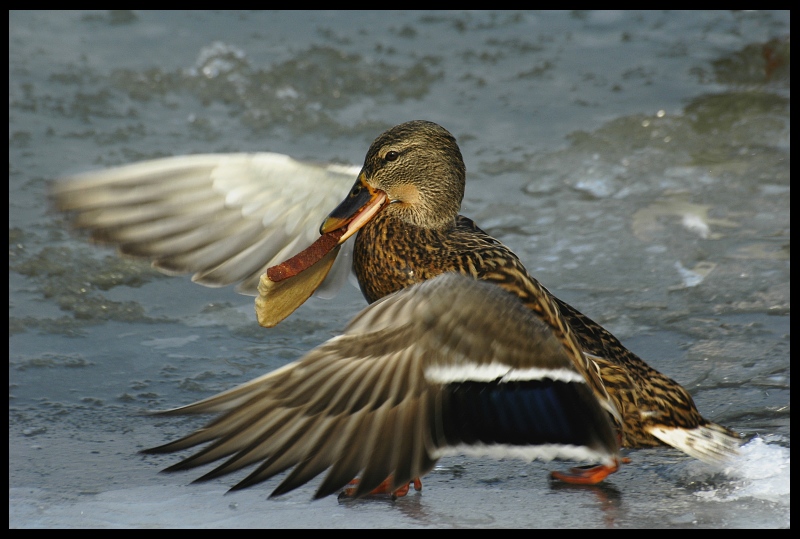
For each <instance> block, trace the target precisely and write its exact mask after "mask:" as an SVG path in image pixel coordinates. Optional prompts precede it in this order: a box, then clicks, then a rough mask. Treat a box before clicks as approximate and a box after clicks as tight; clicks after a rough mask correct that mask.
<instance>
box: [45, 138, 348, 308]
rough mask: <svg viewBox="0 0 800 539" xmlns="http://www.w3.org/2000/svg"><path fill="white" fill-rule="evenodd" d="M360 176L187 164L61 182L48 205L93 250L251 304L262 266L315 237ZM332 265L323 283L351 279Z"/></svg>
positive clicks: (273, 161) (300, 168)
mask: <svg viewBox="0 0 800 539" xmlns="http://www.w3.org/2000/svg"><path fill="white" fill-rule="evenodd" d="M358 171H359V168H358V167H352V166H342V165H316V164H311V163H304V162H301V161H297V160H295V159H292V158H291V157H289V156H286V155H281V154H276V153H254V154H244V153H241V154H206V155H190V156H180V157H169V158H165V159H156V160H152V161H144V162H141V163H136V164H132V165H126V166H121V167H117V168H111V169H107V170H101V171H96V172H89V173H86V174H80V175H76V176H72V177H69V178H64V179H63V180H60V181H58V182H56V183H55V185H54V186H53V189H52V197H53V199H54V201H55V206H56V208H58V209H59V210H62V211H67V212H73V213H74V216H75V217H74V225H75V226H76V227H77V228H81V229H87V230H88V231H89V232H90V234H91V238H92V239H93V240H94V241H97V242H101V243H107V244H112V245H115V246H117V248H118V249H119V251H120V252H121V253H123V254H126V255H130V256H135V257H141V258H147V259H150V260H152V263H153V266H154V267H155V268H157V269H159V270H160V271H162V272H164V273H168V274H184V273H191V274H193V275H192V280H193V281H195V282H197V283H200V284H203V285H205V286H211V287H221V286H227V285H231V284H236V285H237V287H236V290H237V292H240V293H243V294H249V295H256V294H257V286H258V279H259V276H260V275H261V274H262V273H263V272H264V271H266V269H267V268H268V267H269V266H272V265H275V264H277V263H279V262H281V261H283V260H285V259H287V258H289V257H291V256H292V255H294V254H295V253H297V252H298V251H300V250H302V249H303V248H304V247H306V246H307V245H308V244H310V243H312V242H313V241H314V240H315V239H316V238H317V237H319V226H320V224H321V223H322V221H323V220H324V218H325V216H326V215H327V213H328V212H329V211H330V210H331V209H332V208H334V207H335V206H336V204H338V202H339V201H340V200H341V199H342V198H343V197H344V196H345V194H346V193H347V191H348V189H349V188H350V186H351V185H352V183H353V181H354V180H355V177H356V175H357V174H358ZM350 248H351V249H352V247H350ZM339 260H340V262H339V263H338V265H339V266H340V267H336V266H334V269H333V271H332V272H331V275H329V279H328V282H330V281H331V280H333V279H335V277H334V276H336V277H338V278H339V280H340V281H341V280H342V279H341V278H342V276H343V275H344V276H346V275H347V273H348V272H349V264H350V263H351V261H350V257H349V256H346V254H345V256H341V255H340V257H339Z"/></svg>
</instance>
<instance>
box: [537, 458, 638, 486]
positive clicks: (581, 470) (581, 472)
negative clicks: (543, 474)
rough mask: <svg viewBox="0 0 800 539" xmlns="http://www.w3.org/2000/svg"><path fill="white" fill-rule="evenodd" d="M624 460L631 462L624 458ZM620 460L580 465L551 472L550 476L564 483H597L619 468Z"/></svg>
mask: <svg viewBox="0 0 800 539" xmlns="http://www.w3.org/2000/svg"><path fill="white" fill-rule="evenodd" d="M622 462H630V459H627V458H623V459H622ZM619 464H620V460H618V459H614V464H612V465H610V466H609V465H607V464H599V465H596V466H579V467H577V468H570V469H569V471H568V472H550V477H551V478H552V479H556V480H558V481H563V482H564V483H571V484H573V485H596V484H597V483H599V482H600V481H602V480H603V479H605V478H606V477H608V476H609V475H611V474H612V473H614V472H616V471H617V470H619Z"/></svg>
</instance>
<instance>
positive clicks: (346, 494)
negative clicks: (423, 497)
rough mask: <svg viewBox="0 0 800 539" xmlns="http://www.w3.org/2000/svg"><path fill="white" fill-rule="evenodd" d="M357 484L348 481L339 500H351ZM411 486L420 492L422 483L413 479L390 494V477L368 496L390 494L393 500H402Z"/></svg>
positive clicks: (416, 478) (356, 480)
mask: <svg viewBox="0 0 800 539" xmlns="http://www.w3.org/2000/svg"><path fill="white" fill-rule="evenodd" d="M358 483H359V480H358V479H353V480H352V481H350V482H349V483H348V484H347V486H346V487H345V488H344V490H342V492H341V493H340V494H339V499H343V498H353V497H354V496H355V495H356V490H357V489H358ZM412 484H413V485H414V490H416V491H420V490H422V481H421V480H420V478H419V477H415V478H414V479H413V480H411V481H409V482H408V483H407V484H405V485H403V486H402V487H400V488H398V489H395V490H394V492H392V491H391V490H389V489H390V488H391V485H392V478H391V477H387V478H386V479H385V480H384V481H383V483H381V484H380V485H378V486H377V487H376V488H375V489H374V490H373V491H372V492H370V495H373V494H391V495H392V499H393V500H394V499H396V498H402V497H403V496H405V495H406V494H408V491H409V489H410V488H411V485H412Z"/></svg>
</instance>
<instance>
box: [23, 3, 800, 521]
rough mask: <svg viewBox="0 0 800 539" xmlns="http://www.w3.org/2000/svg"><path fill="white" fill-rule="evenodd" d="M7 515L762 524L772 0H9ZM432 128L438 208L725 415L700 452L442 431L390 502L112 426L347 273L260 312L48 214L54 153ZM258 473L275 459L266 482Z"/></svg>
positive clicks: (784, 296) (775, 124)
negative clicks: (606, 471)
mask: <svg viewBox="0 0 800 539" xmlns="http://www.w3.org/2000/svg"><path fill="white" fill-rule="evenodd" d="M9 32H10V37H9V397H10V400H9V526H10V527H54V526H59V527H65V526H66V527H78V526H100V527H105V526H108V527H127V526H135V527H175V526H203V527H225V526H259V527H288V526H305V527H322V526H327V527H401V526H402V527H517V526H525V527H556V526H557V527H608V526H616V527H666V526H678V527H703V528H731V527H788V526H789V525H790V518H789V507H790V488H789V478H788V477H789V469H790V459H789V440H790V436H789V424H790V421H789V395H790V391H789V379H790V371H789V347H790V344H789V342H790V337H789V335H790V329H789V311H790V299H789V296H790V294H789V292H790V285H789V282H790V281H789V271H790V266H789V241H790V232H789V207H790V205H789V195H790V187H789V169H790V165H789V140H790V121H789V97H790V92H789V80H790V79H789V61H790V56H789V47H790V45H789V34H790V27H789V13H788V12H760V11H752V12H722V11H720V12H496V13H495V12H469V13H463V12H405V11H404V12H366V13H360V12H342V13H340V12H313V13H308V12H277V13H273V12H258V13H250V12H246V13H245V12H235V13H207V12H157V13H153V12H62V13H59V12H10V13H9ZM417 118H422V119H428V120H433V121H436V122H438V123H440V124H442V125H444V126H445V127H446V128H448V129H449V130H450V131H451V132H453V133H454V134H455V135H456V137H457V138H458V140H459V143H460V145H461V148H462V152H463V154H464V157H465V161H466V163H467V167H468V186H467V196H466V199H465V202H464V208H463V213H465V214H466V215H468V216H470V217H472V218H474V219H475V220H476V221H477V222H478V223H479V224H480V225H481V226H482V227H483V228H484V229H486V230H487V231H488V232H490V233H491V234H493V235H495V236H496V237H498V238H500V239H502V240H503V241H504V242H505V243H506V244H508V245H509V246H511V247H512V248H513V249H514V250H515V252H517V254H518V255H519V256H520V258H521V259H522V260H523V261H524V262H525V264H526V265H527V267H528V269H529V270H530V271H531V272H532V273H533V274H534V275H535V276H536V277H537V278H539V279H540V280H541V281H542V282H543V283H544V284H545V285H546V286H548V288H550V289H551V290H552V291H553V292H555V293H556V294H557V295H559V296H560V297H562V298H563V299H565V300H566V301H568V302H570V303H571V304H573V305H575V306H576V307H577V308H579V309H580V310H582V311H583V312H585V313H586V314H588V315H590V316H591V317H592V318H594V319H595V320H597V321H599V322H601V323H603V324H604V325H606V327H608V328H609V329H610V330H612V331H613V332H614V333H615V334H617V336H618V337H620V338H621V339H622V340H623V342H625V344H626V345H628V346H629V347H630V348H631V349H633V350H634V351H636V352H637V353H638V354H639V355H641V356H642V357H644V358H646V359H647V360H648V361H649V362H651V364H653V365H654V366H655V367H656V368H658V369H659V370H661V371H663V372H665V373H667V374H669V375H670V376H671V377H673V378H675V379H676V380H678V381H679V382H681V383H682V384H683V385H684V386H685V387H686V388H687V389H689V390H690V392H691V393H692V394H693V396H694V398H695V400H696V402H697V404H698V407H699V408H700V410H701V411H702V412H703V414H704V415H706V416H707V417H709V418H710V419H713V420H714V421H717V422H720V423H723V424H725V425H728V426H730V427H732V428H734V429H735V430H737V431H738V432H741V433H742V434H743V435H744V436H745V437H746V439H747V440H748V443H747V444H746V445H745V447H744V449H743V455H742V458H741V460H740V461H737V462H736V463H734V464H733V465H731V466H730V467H728V468H719V469H715V468H712V467H710V466H707V465H704V464H702V463H699V462H697V461H693V460H691V459H690V458H689V457H686V456H685V455H683V454H680V453H678V452H677V451H673V450H668V449H663V450H646V451H645V450H642V451H634V452H631V454H630V455H629V456H630V457H631V458H632V460H633V462H632V464H631V465H629V466H625V467H624V468H623V469H622V470H621V471H620V472H618V473H617V474H614V475H613V476H612V477H611V478H610V479H609V480H608V481H606V482H605V484H603V485H602V486H600V487H597V488H594V489H586V488H579V489H575V488H569V487H567V488H557V487H555V486H551V485H549V484H548V483H547V481H546V474H547V471H548V470H551V469H555V468H557V467H559V466H563V463H550V464H541V463H531V464H527V463H520V462H514V461H504V462H495V461H491V460H480V459H472V458H467V457H453V458H448V459H443V460H442V461H441V462H440V464H441V466H440V467H439V468H437V469H436V470H435V471H434V472H433V473H432V474H430V475H429V476H427V477H426V478H425V481H424V485H425V490H424V491H423V493H422V494H421V495H418V494H415V495H412V496H410V497H408V498H406V499H402V500H399V501H398V502H396V503H390V502H385V501H366V502H359V503H354V504H345V505H340V504H337V503H336V501H335V500H333V499H325V500H322V501H319V502H314V503H312V502H310V501H309V500H310V497H311V494H312V492H313V488H314V484H312V485H311V486H308V487H305V488H303V489H299V490H298V491H295V492H293V493H291V494H290V495H288V496H285V497H282V498H279V499H277V500H266V496H267V495H268V493H269V492H270V491H271V488H274V486H275V485H274V484H271V483H270V484H268V485H266V486H265V487H256V488H253V489H250V490H247V491H243V492H238V493H236V494H232V495H228V496H224V497H223V493H224V492H225V490H226V488H227V487H229V486H230V485H232V484H233V483H234V482H235V480H234V479H230V478H228V479H225V478H223V479H222V480H219V481H215V482H211V483H208V484H204V485H189V482H190V481H191V480H192V479H193V478H194V477H196V475H192V474H187V475H173V476H165V475H159V474H157V471H158V470H159V469H161V468H162V467H164V466H165V465H166V464H168V463H169V462H173V460H172V459H173V458H174V457H171V456H168V457H160V458H153V457H148V458H142V457H140V456H138V455H137V453H136V452H137V451H138V450H139V449H142V448H144V447H150V446H153V445H157V444H159V443H162V442H164V441H165V440H167V439H169V438H172V437H174V436H176V435H179V434H182V433H184V432H186V431H187V430H188V429H190V428H191V427H192V426H193V425H195V424H196V423H192V422H191V421H188V420H181V419H177V420H176V419H170V420H168V421H167V420H162V419H158V420H154V419H152V418H148V417H143V416H141V415H139V413H140V412H141V411H143V410H146V409H153V408H164V407H171V406H174V405H178V404H184V403H188V402H191V401H194V400H197V399H199V398H201V397H204V396H208V395H210V394H212V393H214V392H216V391H219V390H222V389H225V388H228V387H231V386H232V385H234V384H236V383H240V382H242V381H245V380H248V379H251V378H253V377H255V376H256V375H260V374H262V373H264V372H266V371H268V370H271V369H274V368H276V367H278V366H280V365H283V364H285V363H286V362H288V361H291V360H293V359H296V358H297V357H299V356H300V355H302V353H303V352H304V351H306V350H308V349H310V348H312V347H314V346H316V345H317V344H319V343H321V342H322V341H324V340H325V339H327V338H329V337H330V336H332V335H335V334H337V333H338V332H339V331H340V330H341V328H342V327H343V326H344V325H345V323H346V321H347V320H349V318H351V317H352V316H353V315H354V314H355V313H356V312H358V311H359V310H360V309H361V308H362V307H363V306H364V302H363V300H362V299H361V297H360V295H359V293H358V291H357V290H356V289H355V288H352V287H348V289H347V290H345V291H344V292H343V293H341V294H340V295H339V297H337V298H336V299H334V300H331V301H321V300H312V301H310V302H309V303H308V304H307V305H305V306H303V307H302V308H301V309H300V310H298V311H297V312H296V313H295V314H294V315H293V316H292V317H291V318H290V319H289V320H287V321H286V322H284V323H283V324H281V325H280V326H278V327H277V328H275V329H273V330H270V331H266V330H263V329H261V328H259V327H258V326H257V324H256V323H255V317H254V313H253V307H252V300H251V299H250V298H247V297H242V296H237V295H236V294H234V293H233V292H232V291H231V290H209V289H205V288H202V287H200V286H197V285H193V284H191V283H190V282H189V281H188V279H186V278H168V277H163V276H161V275H159V274H157V273H155V272H153V271H152V270H150V269H149V267H148V266H147V264H144V263H140V262H136V261H131V260H123V259H119V258H117V257H116V256H114V254H113V253H112V252H111V251H110V250H108V249H101V248H96V247H93V246H90V245H89V244H88V243H87V242H86V241H85V240H84V239H83V238H81V237H80V236H78V235H74V234H71V233H69V232H68V231H67V230H66V220H65V219H64V218H63V216H60V215H54V214H53V213H52V212H51V211H50V210H49V208H48V205H47V201H46V192H47V186H48V184H49V182H50V181H52V179H54V178H57V177H59V176H62V175H64V174H67V173H72V172H78V171H82V170H87V169H91V168H101V167H105V166H112V165H118V164H123V163H126V162H130V161H136V160H141V159H149V158H155V157H159V156H165V155H177V154H185V153H200V152H226V151H260V150H268V151H275V152H282V153H287V154H291V155H293V156H295V157H299V158H304V159H313V160H319V161H339V162H352V163H359V161H360V160H362V159H363V155H364V153H365V151H366V148H367V147H368V145H369V143H370V142H371V141H372V139H373V138H374V137H375V136H376V135H377V134H378V133H380V132H381V131H382V130H384V129H386V128H388V127H390V126H391V125H393V124H396V123H400V122H403V121H406V120H410V119H417ZM275 484H277V483H275Z"/></svg>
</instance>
